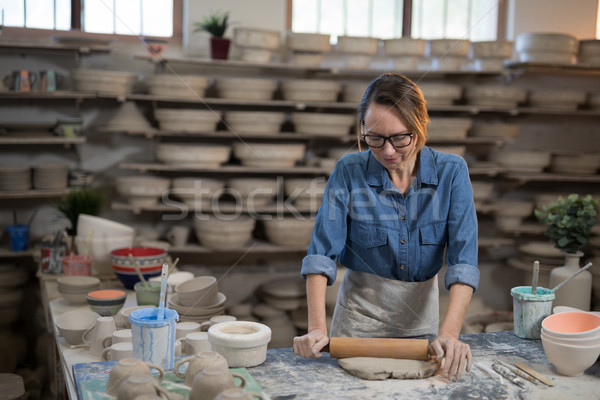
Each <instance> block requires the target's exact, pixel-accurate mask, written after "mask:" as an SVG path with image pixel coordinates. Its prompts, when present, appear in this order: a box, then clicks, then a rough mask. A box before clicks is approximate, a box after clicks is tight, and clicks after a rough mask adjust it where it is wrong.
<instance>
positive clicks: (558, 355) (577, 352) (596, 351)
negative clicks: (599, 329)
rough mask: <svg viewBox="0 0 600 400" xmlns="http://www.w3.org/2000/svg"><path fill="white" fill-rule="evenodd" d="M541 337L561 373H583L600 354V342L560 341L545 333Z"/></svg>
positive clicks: (549, 355) (550, 359)
mask: <svg viewBox="0 0 600 400" xmlns="http://www.w3.org/2000/svg"><path fill="white" fill-rule="evenodd" d="M541 339H542V346H543V347H544V352H545V353H546V357H548V360H549V361H550V362H551V363H552V364H553V365H554V367H555V368H556V370H557V371H558V373H560V374H561V375H566V376H579V375H582V374H583V372H584V371H585V370H586V369H588V368H589V367H591V366H592V365H594V363H595V362H596V360H597V359H598V356H599V355H600V343H599V344H596V345H589V346H579V345H574V344H564V343H558V342H556V341H554V340H553V339H551V338H549V337H548V336H547V335H544V334H543V333H542V335H541Z"/></svg>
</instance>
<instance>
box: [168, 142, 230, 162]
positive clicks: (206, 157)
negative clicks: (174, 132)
mask: <svg viewBox="0 0 600 400" xmlns="http://www.w3.org/2000/svg"><path fill="white" fill-rule="evenodd" d="M230 154H231V147H230V146H225V145H217V144H202V145H194V144H170V143H159V144H157V145H156V158H157V159H158V160H159V161H161V162H164V163H166V164H172V165H190V166H195V167H216V166H219V165H221V164H223V163H225V162H227V161H228V160H229V156H230Z"/></svg>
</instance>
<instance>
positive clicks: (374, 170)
mask: <svg viewBox="0 0 600 400" xmlns="http://www.w3.org/2000/svg"><path fill="white" fill-rule="evenodd" d="M444 249H445V250H446V252H445V257H446V264H447V265H448V271H447V273H446V277H445V286H446V288H447V289H449V288H450V286H451V285H452V284H453V283H456V282H461V283H464V284H467V285H469V286H471V287H473V289H474V290H477V285H478V283H479V269H478V268H477V215H476V213H475V205H474V203H473V187H472V186H471V181H470V180H469V172H468V169H467V164H466V163H465V161H464V160H463V159H462V158H461V157H459V156H457V155H454V154H447V153H441V152H438V151H435V150H433V149H431V148H429V147H423V149H422V150H421V152H420V159H419V164H418V170H417V175H416V179H414V180H413V182H412V184H411V186H410V187H409V189H408V192H407V195H406V197H404V196H403V195H402V193H400V191H399V190H398V189H397V188H396V187H395V186H394V185H393V184H392V181H391V180H390V178H389V176H388V174H387V171H386V169H385V168H384V167H383V165H381V163H379V161H377V160H376V159H375V157H374V156H373V154H372V152H371V151H370V150H368V151H365V152H362V153H353V154H348V155H346V156H344V157H343V158H342V159H341V160H339V161H338V163H337V164H336V167H335V170H334V171H333V173H332V175H331V176H330V178H329V180H328V182H327V187H326V191H325V195H324V196H323V202H322V204H321V208H320V209H319V212H318V214H317V218H316V221H315V227H314V230H313V236H312V240H311V242H310V246H309V249H308V254H307V256H306V257H304V259H303V260H302V271H301V273H302V276H303V277H306V275H308V274H325V275H326V276H327V278H328V284H329V285H331V284H332V283H333V282H334V281H335V278H336V271H337V269H336V261H337V260H338V258H339V262H340V263H341V264H342V265H344V266H345V267H347V268H349V269H352V270H356V271H362V272H369V273H373V274H376V275H379V276H382V277H385V278H390V279H398V280H405V281H409V282H422V281H426V280H428V279H430V278H432V277H433V276H435V275H436V274H437V273H438V272H439V271H440V269H441V268H442V264H443V261H444Z"/></svg>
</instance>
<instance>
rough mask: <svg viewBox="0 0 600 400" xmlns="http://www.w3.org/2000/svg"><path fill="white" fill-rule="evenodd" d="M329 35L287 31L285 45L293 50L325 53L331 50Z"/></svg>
mask: <svg viewBox="0 0 600 400" xmlns="http://www.w3.org/2000/svg"><path fill="white" fill-rule="evenodd" d="M330 37H331V35H324V34H320V33H298V32H288V33H287V47H288V49H290V50H295V51H310V52H317V53H325V52H328V51H330V50H331V43H330V42H329V40H330Z"/></svg>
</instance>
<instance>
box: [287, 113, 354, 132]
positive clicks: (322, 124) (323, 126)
mask: <svg viewBox="0 0 600 400" xmlns="http://www.w3.org/2000/svg"><path fill="white" fill-rule="evenodd" d="M291 119H292V123H293V124H294V126H295V128H296V132H299V133H304V134H307V135H317V136H337V137H347V136H348V135H349V134H350V128H351V127H352V125H354V122H355V120H356V117H355V116H354V115H351V114H327V113H292V118H291Z"/></svg>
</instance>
